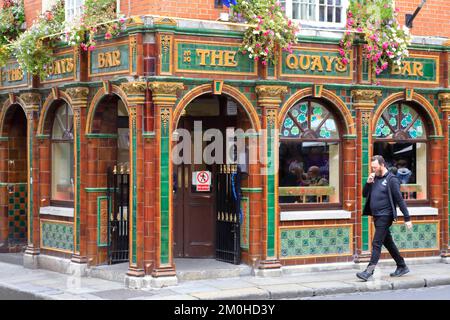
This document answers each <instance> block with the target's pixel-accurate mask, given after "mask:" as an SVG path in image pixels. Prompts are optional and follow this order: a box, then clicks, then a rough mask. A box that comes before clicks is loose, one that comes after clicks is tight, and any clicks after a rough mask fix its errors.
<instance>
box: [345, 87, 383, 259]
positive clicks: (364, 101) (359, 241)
mask: <svg viewBox="0 0 450 320" xmlns="http://www.w3.org/2000/svg"><path fill="white" fill-rule="evenodd" d="M352 96H353V108H354V109H355V110H356V132H357V133H356V136H357V140H356V159H357V163H356V173H357V176H356V188H357V189H356V215H357V224H358V228H357V229H356V230H355V233H356V258H355V262H357V263H359V262H368V261H369V259H370V223H369V217H368V216H362V213H363V208H364V203H365V201H366V199H365V198H363V196H362V189H363V187H364V184H365V183H366V180H367V177H368V176H369V173H370V167H369V165H370V157H371V154H372V148H371V146H372V144H371V143H372V142H371V140H372V139H371V137H372V133H371V124H372V116H373V110H374V108H375V105H376V98H377V97H380V96H381V91H377V90H353V91H352Z"/></svg>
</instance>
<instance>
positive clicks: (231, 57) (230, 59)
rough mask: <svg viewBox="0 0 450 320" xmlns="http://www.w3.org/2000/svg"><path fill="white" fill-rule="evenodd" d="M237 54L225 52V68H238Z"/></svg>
mask: <svg viewBox="0 0 450 320" xmlns="http://www.w3.org/2000/svg"><path fill="white" fill-rule="evenodd" d="M235 57H236V52H234V51H225V67H236V66H237V61H236V60H235Z"/></svg>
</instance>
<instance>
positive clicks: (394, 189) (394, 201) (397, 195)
mask: <svg viewBox="0 0 450 320" xmlns="http://www.w3.org/2000/svg"><path fill="white" fill-rule="evenodd" d="M386 180H387V186H388V194H389V202H390V203H391V206H392V213H393V216H394V221H396V220H397V206H399V208H400V210H401V212H402V213H403V217H404V218H405V221H410V220H411V218H410V216H409V212H408V208H407V207H406V203H405V200H404V199H403V197H402V193H401V192H400V180H398V179H397V177H395V176H394V175H393V174H392V173H390V172H389V173H388V175H387V177H386ZM371 193H372V183H367V182H366V184H365V186H364V189H363V197H364V198H366V204H365V205H364V210H363V216H371V215H372V213H371V210H370V194H371Z"/></svg>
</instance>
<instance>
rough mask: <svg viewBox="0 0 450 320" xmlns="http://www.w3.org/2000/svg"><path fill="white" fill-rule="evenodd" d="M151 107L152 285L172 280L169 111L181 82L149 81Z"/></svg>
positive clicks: (174, 278) (170, 129)
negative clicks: (152, 176)
mask: <svg viewBox="0 0 450 320" xmlns="http://www.w3.org/2000/svg"><path fill="white" fill-rule="evenodd" d="M149 86H150V89H151V91H152V98H153V105H154V108H155V112H154V115H155V143H156V150H155V156H156V159H155V168H156V170H155V177H156V179H155V181H156V206H155V209H156V210H155V219H154V221H155V236H156V239H155V244H156V259H155V264H154V267H153V271H152V277H153V278H154V279H153V280H152V285H153V286H158V287H159V286H162V285H169V284H176V283H177V278H176V271H175V264H174V262H173V252H172V247H173V203H172V190H173V181H172V158H171V155H172V139H171V136H172V131H173V130H172V129H173V128H172V111H173V107H174V106H175V102H176V100H177V91H178V90H182V89H183V88H184V86H183V84H182V83H179V82H177V83H175V82H152V83H150V84H149Z"/></svg>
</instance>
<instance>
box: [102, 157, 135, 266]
mask: <svg viewBox="0 0 450 320" xmlns="http://www.w3.org/2000/svg"><path fill="white" fill-rule="evenodd" d="M128 170H129V169H128V166H124V165H119V166H114V169H111V168H108V191H107V195H108V212H109V214H108V244H109V246H108V262H109V264H114V263H120V262H128V248H129V230H128V205H129V193H128V191H129V181H130V180H129V178H130V174H129V171H128Z"/></svg>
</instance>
